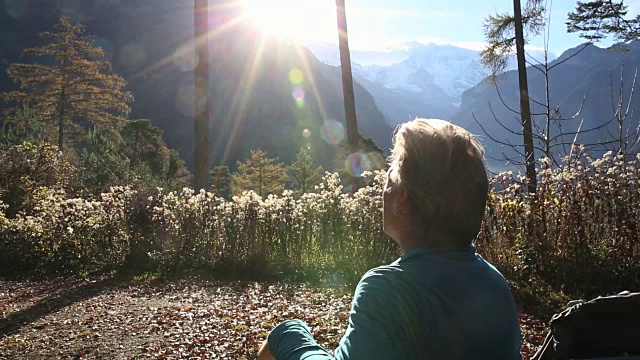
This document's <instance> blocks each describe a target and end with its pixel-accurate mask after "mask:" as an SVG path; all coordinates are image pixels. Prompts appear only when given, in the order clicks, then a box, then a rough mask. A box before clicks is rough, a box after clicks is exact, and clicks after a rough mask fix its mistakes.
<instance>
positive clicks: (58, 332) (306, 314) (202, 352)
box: [0, 277, 545, 359]
mask: <svg viewBox="0 0 640 360" xmlns="http://www.w3.org/2000/svg"><path fill="white" fill-rule="evenodd" d="M350 301H351V294H350V293H349V292H348V291H346V290H337V289H330V288H310V287H307V286H304V285H283V284H261V283H253V282H218V281H210V280H205V279H202V278H197V277H190V278H185V279H181V280H157V279H128V280H124V279H113V278H109V277H102V278H91V279H55V280H46V281H0V309H1V310H2V317H1V318H0V359H45V358H46V359H49V358H66V359H94V358H105V359H130V358H135V359H144V358H154V359H156V358H166V359H173V358H196V359H200V358H204V359H207V358H211V359H253V358H254V357H255V353H256V350H257V348H258V345H259V344H260V342H261V341H262V340H264V339H265V337H266V335H267V333H268V331H269V330H271V329H272V328H273V327H274V326H275V325H276V324H277V323H279V322H280V321H283V320H286V319H289V318H300V319H303V320H305V321H306V322H307V324H309V326H310V327H311V328H312V330H313V332H314V334H315V336H316V339H318V341H319V342H320V343H321V344H322V345H324V346H325V347H327V348H329V349H333V348H335V347H336V345H337V342H338V341H339V340H340V338H341V337H342V334H343V332H344V330H345V327H346V323H347V316H348V309H349V304H350ZM520 323H521V326H522V329H523V333H524V342H523V348H522V352H523V359H527V358H529V357H530V356H531V355H532V354H533V351H535V349H536V348H537V347H538V346H539V345H540V344H541V343H542V340H543V336H544V332H545V327H544V322H542V321H539V320H536V319H534V318H532V317H531V316H527V315H524V314H522V315H521V321H520Z"/></svg>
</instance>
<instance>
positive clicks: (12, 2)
mask: <svg viewBox="0 0 640 360" xmlns="http://www.w3.org/2000/svg"><path fill="white" fill-rule="evenodd" d="M27 3H28V1H25V0H4V6H5V9H6V11H7V14H9V15H10V16H11V17H14V18H16V19H17V18H20V17H22V15H24V14H25V13H26V12H27Z"/></svg>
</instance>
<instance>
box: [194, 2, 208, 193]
mask: <svg viewBox="0 0 640 360" xmlns="http://www.w3.org/2000/svg"><path fill="white" fill-rule="evenodd" d="M193 15H194V26H195V45H196V53H197V59H198V65H197V66H196V69H195V76H194V79H193V80H194V86H195V87H196V94H197V95H201V96H203V97H204V101H203V103H202V105H200V101H199V96H196V97H195V102H194V107H195V118H194V120H195V121H194V134H195V138H194V140H195V149H194V170H195V173H194V186H195V190H196V191H198V190H200V189H204V188H205V187H206V186H207V178H208V174H209V23H208V20H209V4H208V0H194V6H193ZM200 106H202V108H200Z"/></svg>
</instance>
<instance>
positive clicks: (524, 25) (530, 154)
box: [480, 0, 545, 193]
mask: <svg viewBox="0 0 640 360" xmlns="http://www.w3.org/2000/svg"><path fill="white" fill-rule="evenodd" d="M544 13H545V9H544V6H543V3H542V0H528V1H527V5H526V8H525V9H524V12H523V11H522V9H521V4H520V0H513V14H509V13H503V14H496V15H495V16H493V15H489V17H488V18H487V19H486V20H485V21H484V24H483V26H484V33H485V37H486V39H487V43H488V45H487V47H486V48H485V49H484V50H482V52H481V53H480V57H481V62H482V63H483V64H484V65H485V66H487V67H489V68H490V69H491V70H492V72H493V75H494V80H495V75H497V74H499V73H501V72H503V71H504V70H505V69H506V66H507V64H508V61H509V57H510V56H511V55H513V49H514V48H515V50H516V58H517V61H518V83H519V88H520V121H521V124H522V137H523V143H524V155H525V165H526V172H527V183H528V184H527V188H528V191H529V193H535V192H536V187H537V176H536V166H535V152H534V146H533V125H532V119H531V104H530V102H529V85H528V80H527V65H526V59H525V50H524V45H525V42H526V38H527V36H526V35H525V33H524V32H525V30H527V31H528V34H527V35H530V36H531V35H537V34H539V33H540V30H541V29H542V28H543V27H544V24H545V18H544Z"/></svg>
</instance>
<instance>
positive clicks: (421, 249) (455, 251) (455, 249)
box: [399, 244, 476, 262]
mask: <svg viewBox="0 0 640 360" xmlns="http://www.w3.org/2000/svg"><path fill="white" fill-rule="evenodd" d="M475 254H476V247H475V245H473V244H469V245H465V246H452V247H445V248H442V247H441V248H432V247H429V246H417V247H414V248H412V249H409V250H408V251H407V252H406V253H404V255H402V256H401V257H400V259H399V260H400V262H404V261H408V260H411V259H414V258H417V257H420V256H422V255H436V256H455V255H475Z"/></svg>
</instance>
